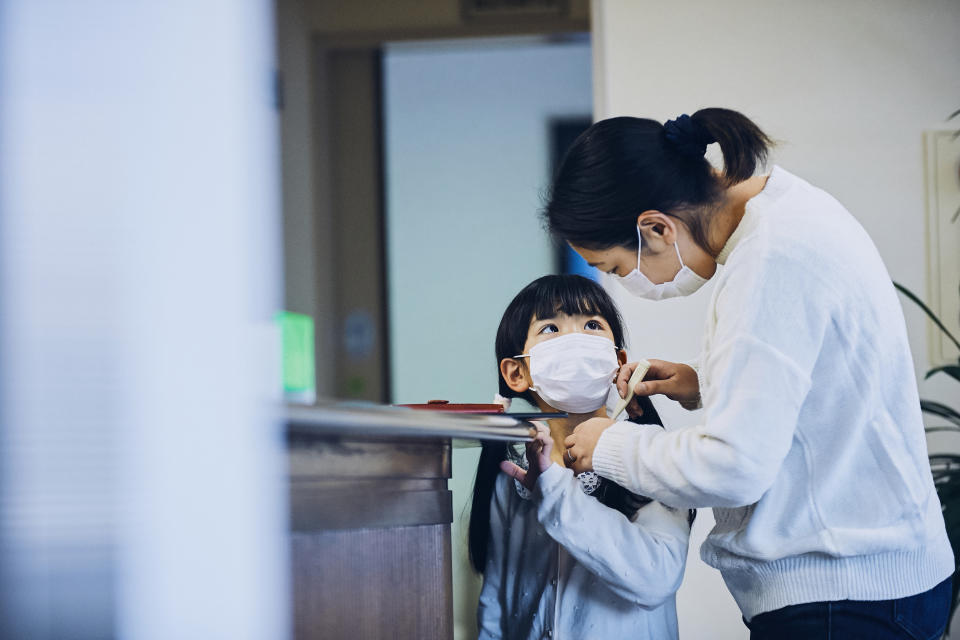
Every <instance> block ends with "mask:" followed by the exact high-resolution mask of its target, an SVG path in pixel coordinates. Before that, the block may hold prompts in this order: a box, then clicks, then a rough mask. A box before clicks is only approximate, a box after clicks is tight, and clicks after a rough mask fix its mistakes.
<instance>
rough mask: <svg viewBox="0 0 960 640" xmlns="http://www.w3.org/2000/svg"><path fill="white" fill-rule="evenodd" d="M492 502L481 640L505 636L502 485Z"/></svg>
mask: <svg viewBox="0 0 960 640" xmlns="http://www.w3.org/2000/svg"><path fill="white" fill-rule="evenodd" d="M498 484H499V483H498ZM490 503H491V504H490V538H489V540H488V543H487V562H486V566H485V567H484V569H483V586H482V587H481V589H480V600H479V602H478V604H477V629H478V632H479V635H478V640H497V639H498V638H502V637H503V627H502V626H501V624H502V620H503V607H502V604H501V599H500V581H501V572H502V571H503V566H504V553H505V549H504V544H503V538H504V535H506V529H505V522H506V517H505V514H504V509H503V504H502V502H501V497H500V491H499V486H498V487H496V488H495V489H494V492H493V495H492V496H491V498H490Z"/></svg>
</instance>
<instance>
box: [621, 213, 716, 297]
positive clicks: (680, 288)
mask: <svg viewBox="0 0 960 640" xmlns="http://www.w3.org/2000/svg"><path fill="white" fill-rule="evenodd" d="M642 244H643V239H642V238H641V236H640V225H637V268H636V269H634V270H633V271H631V272H630V273H628V274H627V275H625V276H622V277H621V278H620V284H622V285H623V288H624V289H626V290H627V291H629V292H630V293H632V294H633V295H635V296H638V297H640V298H646V299H647V300H664V299H666V298H676V297H679V296H688V295H690V294H691V293H693V292H694V291H696V290H697V289H699V288H700V287H702V286H703V285H704V284H705V283H706V282H707V278H701V277H700V276H698V275H697V274H696V273H694V272H693V270H692V269H691V268H690V267H688V266H687V265H685V264H683V258H681V257H680V247H679V246H677V243H676V242H674V243H673V248H674V249H676V250H677V259H678V260H680V271H678V272H677V275H675V276H674V277H673V280H671V281H669V282H664V283H661V284H653V283H652V282H650V278H648V277H647V276H645V275H643V273H641V272H640V247H641V246H642Z"/></svg>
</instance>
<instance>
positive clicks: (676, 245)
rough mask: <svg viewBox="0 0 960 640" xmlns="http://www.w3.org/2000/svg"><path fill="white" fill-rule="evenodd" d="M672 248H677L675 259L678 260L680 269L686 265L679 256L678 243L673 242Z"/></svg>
mask: <svg viewBox="0 0 960 640" xmlns="http://www.w3.org/2000/svg"><path fill="white" fill-rule="evenodd" d="M673 248H674V249H676V250H677V260H679V261H680V269H681V270H682V269H685V268H686V266H687V265H685V264H683V258H681V257H680V245H679V244H677V243H676V242H674V243H673Z"/></svg>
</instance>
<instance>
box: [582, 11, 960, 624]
mask: <svg viewBox="0 0 960 640" xmlns="http://www.w3.org/2000/svg"><path fill="white" fill-rule="evenodd" d="M593 29H594V34H593V36H594V88H595V107H596V111H595V117H596V118H597V119H602V118H607V117H612V116H617V115H636V116H644V117H651V118H656V119H659V120H661V121H663V120H666V119H669V118H674V117H676V116H677V115H679V114H681V113H692V112H693V111H695V110H696V109H698V108H702V107H708V106H724V107H730V108H734V109H738V110H740V111H743V112H744V113H746V114H747V115H748V116H750V117H751V118H753V119H754V120H755V121H756V122H757V123H759V124H760V125H761V127H763V128H764V129H765V130H766V131H767V132H768V133H769V134H771V135H772V136H773V137H774V138H776V139H778V140H780V141H782V144H781V145H780V147H779V148H778V149H777V150H776V151H775V153H774V156H773V160H774V162H776V163H777V164H780V165H782V166H784V167H785V168H787V169H788V170H790V171H791V172H793V173H796V174H798V175H800V176H802V177H804V178H805V179H807V180H809V181H810V182H812V183H813V184H815V185H818V186H820V187H823V188H825V189H826V190H828V191H830V192H831V193H833V194H834V195H835V196H836V197H837V198H838V199H839V200H840V201H841V202H843V203H844V204H845V205H846V206H847V208H848V209H850V211H851V212H852V213H853V214H854V215H855V216H856V217H857V218H858V219H859V220H860V222H861V223H862V224H863V225H864V227H866V229H867V231H868V232H869V233H870V235H871V236H872V237H873V239H874V241H875V242H876V243H877V246H878V247H879V249H880V253H881V254H882V255H883V257H884V259H885V261H886V263H887V267H888V269H889V271H890V273H891V275H892V276H893V277H894V278H895V279H897V280H898V281H900V282H902V283H904V284H905V285H907V286H908V287H910V288H911V289H912V290H914V291H916V292H924V291H925V290H926V282H925V259H926V258H925V253H924V251H925V248H924V183H923V155H922V131H923V130H924V129H928V128H941V127H943V126H944V123H943V119H944V118H945V117H946V116H947V115H948V114H950V113H951V112H952V111H953V110H954V109H957V108H960V37H958V34H960V3H958V2H956V1H955V0H923V1H917V0H883V1H876V0H848V1H846V2H842V3H838V2H827V1H825V0H815V1H811V2H796V1H791V2H786V1H783V0H776V1H769V0H738V1H735V2H712V1H710V0H690V1H688V2H684V3H674V2H663V1H659V2H654V1H645V0H596V1H595V3H594V16H593ZM610 290H611V292H613V293H614V295H615V296H617V298H618V301H619V302H620V304H621V308H622V310H623V311H624V313H625V315H626V317H627V318H629V319H630V320H629V329H630V333H631V336H632V339H633V342H632V347H633V349H632V350H633V351H634V352H638V351H639V352H643V354H644V355H648V356H650V357H661V358H665V359H683V358H688V357H692V356H694V355H695V354H696V352H697V350H698V347H699V341H700V336H701V325H702V321H703V316H704V312H705V309H706V304H707V300H708V299H709V295H710V294H709V290H704V291H701V292H699V293H697V294H696V295H694V296H693V297H691V298H690V299H687V300H680V301H669V302H661V303H645V302H644V301H638V300H626V299H625V298H624V296H623V295H622V291H621V290H620V287H618V286H612V287H610ZM654 305H655V306H654ZM905 315H906V318H907V323H908V331H909V332H910V335H911V341H912V346H913V352H914V359H915V366H916V367H917V370H918V371H925V370H926V369H927V364H928V362H927V346H926V339H927V328H926V325H925V320H924V318H923V316H922V315H921V314H920V313H919V312H917V311H916V310H915V309H914V308H913V307H912V306H909V305H908V306H906V308H905ZM951 383H952V381H950V380H948V379H946V378H945V377H944V376H935V377H934V378H932V379H931V380H930V381H926V382H920V389H921V395H922V396H924V397H930V398H935V399H938V400H940V401H941V402H948V403H952V404H954V405H955V406H957V405H960V402H958V395H960V394H958V393H957V388H956V384H955V383H953V384H951ZM664 405H665V403H660V405H659V406H664ZM664 413H665V414H666V416H665V418H666V419H667V420H671V421H672V422H673V424H674V425H678V424H684V423H687V424H689V422H690V421H691V420H694V419H696V415H695V414H687V413H685V412H683V411H682V410H680V411H675V410H673V409H671V408H667V409H666V410H665V412H664ZM708 516H709V514H707V513H706V512H701V515H700V518H701V522H699V523H698V525H697V526H696V527H695V533H696V534H699V535H696V536H695V537H696V538H697V539H698V540H702V537H703V535H704V534H705V532H706V527H705V521H706V520H707V518H708ZM698 540H697V541H694V546H693V547H692V550H691V554H690V566H689V569H688V572H687V577H686V579H685V582H684V586H683V587H682V588H681V592H680V597H679V612H680V628H681V634H682V636H683V637H685V638H711V639H723V638H746V637H747V635H748V633H747V631H746V629H745V628H744V627H743V625H742V623H741V621H740V616H739V612H738V611H737V610H736V608H735V606H734V605H733V602H732V598H730V596H729V594H727V593H726V592H725V590H724V589H723V588H721V587H720V581H719V577H718V574H717V573H716V572H715V571H713V570H712V569H709V568H707V567H705V566H704V565H703V563H702V562H700V560H699V557H698V554H697V546H698Z"/></svg>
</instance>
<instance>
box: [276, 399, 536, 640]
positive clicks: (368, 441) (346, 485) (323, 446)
mask: <svg viewBox="0 0 960 640" xmlns="http://www.w3.org/2000/svg"><path fill="white" fill-rule="evenodd" d="M287 434H288V451H289V454H288V459H289V478H290V528H291V532H290V548H291V553H292V558H291V568H292V578H293V594H292V595H293V609H294V611H293V621H294V636H295V638H297V639H298V640H305V639H311V640H313V639H328V638H329V639H337V640H340V639H343V638H357V639H362V640H377V639H380V638H384V639H386V638H389V639H391V640H406V639H408V638H409V639H411V640H414V639H416V640H432V639H437V640H449V639H450V638H452V637H453V605H452V584H451V549H450V524H451V522H452V516H453V514H452V506H451V494H450V490H449V489H448V488H447V479H448V478H450V457H451V456H450V449H451V440H452V439H454V438H457V439H467V440H476V439H504V440H514V441H517V440H527V439H529V436H528V435H527V434H528V427H527V426H525V423H522V422H520V421H518V420H515V419H513V418H510V417H506V416H473V415H447V414H440V413H434V412H422V411H415V410H412V409H398V408H393V407H379V406H350V405H327V406H316V407H293V406H291V407H289V408H288V409H287Z"/></svg>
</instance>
